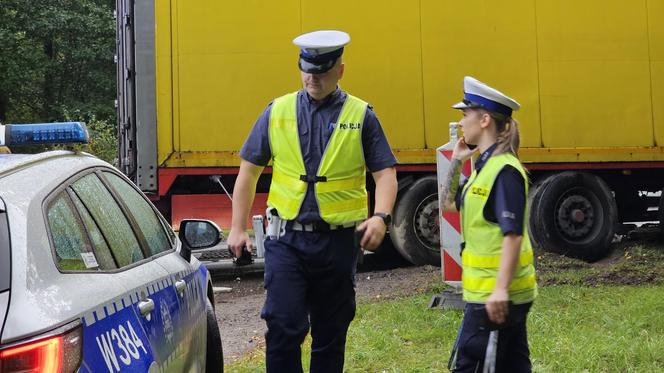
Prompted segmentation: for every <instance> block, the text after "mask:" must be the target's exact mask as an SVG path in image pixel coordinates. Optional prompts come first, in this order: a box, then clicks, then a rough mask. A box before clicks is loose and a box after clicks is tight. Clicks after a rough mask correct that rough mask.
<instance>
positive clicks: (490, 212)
mask: <svg viewBox="0 0 664 373" xmlns="http://www.w3.org/2000/svg"><path fill="white" fill-rule="evenodd" d="M496 146H497V144H493V145H491V146H490V147H489V149H487V150H485V151H484V153H482V154H480V156H479V157H477V160H476V161H475V170H476V171H477V172H478V173H479V172H480V171H481V170H482V167H484V165H485V164H486V162H487V160H489V157H491V154H493V151H494V150H496ZM466 181H467V180H466ZM462 191H463V184H462V185H460V186H459V189H458V190H457V194H456V207H457V210H458V209H459V208H460V206H461V192H462ZM525 210H526V186H525V180H524V179H523V176H521V173H519V171H518V170H517V169H516V168H514V167H512V166H509V165H508V166H505V167H504V168H503V169H502V170H501V171H500V172H499V173H498V176H497V177H496V181H494V184H493V187H492V188H491V193H489V199H488V200H487V203H486V205H485V206H484V219H486V220H487V221H490V222H492V223H497V224H498V225H499V226H500V230H501V231H502V232H503V235H507V234H508V233H514V234H517V235H523V214H524V213H525Z"/></svg>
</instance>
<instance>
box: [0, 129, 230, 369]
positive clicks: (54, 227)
mask: <svg viewBox="0 0 664 373" xmlns="http://www.w3.org/2000/svg"><path fill="white" fill-rule="evenodd" d="M87 138H88V134H87V130H86V128H85V125H84V124H82V123H78V122H68V123H56V124H35V125H7V126H0V145H3V144H8V145H9V146H10V147H12V149H14V150H15V149H16V148H14V147H13V146H19V145H30V144H40V143H62V142H67V143H75V142H86V141H87ZM219 233H220V232H219V229H218V228H217V227H216V226H214V224H213V223H211V222H208V221H203V220H188V221H184V222H183V223H182V224H181V228H180V233H179V237H176V235H175V234H174V233H173V231H172V230H171V229H170V227H169V225H168V223H167V222H166V221H165V220H164V218H163V217H162V216H161V215H160V214H159V212H158V211H157V210H156V209H155V208H154V206H153V205H152V204H151V203H150V201H149V200H148V199H147V198H146V197H145V196H144V195H143V194H142V193H141V192H140V191H139V190H138V189H137V188H136V187H135V186H134V185H133V184H132V183H131V182H130V181H129V180H128V179H127V178H126V177H124V176H123V175H122V174H121V173H119V172H118V171H117V170H116V169H115V168H113V167H112V166H111V165H109V164H108V163H106V162H103V161H101V160H99V159H97V158H95V157H94V156H92V155H89V154H86V153H82V152H75V151H65V150H62V151H49V152H44V153H40V154H31V155H27V154H0V372H2V373H5V372H127V371H131V372H201V371H214V372H220V371H223V357H222V346H221V339H220V335H219V328H218V325H217V321H216V318H215V315H214V306H213V305H214V302H213V292H212V283H211V280H210V274H209V273H208V271H207V270H206V268H205V266H203V265H201V264H200V262H199V261H198V260H197V259H196V258H194V257H192V256H191V249H194V248H206V247H211V246H214V245H216V244H217V243H218V242H219V237H220V234H219Z"/></svg>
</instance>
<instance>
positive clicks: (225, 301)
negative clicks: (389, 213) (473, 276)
mask: <svg viewBox="0 0 664 373" xmlns="http://www.w3.org/2000/svg"><path fill="white" fill-rule="evenodd" d="M380 267H384V266H383V265H382V264H375V265H374V264H372V263H366V262H365V265H363V266H361V267H360V269H359V272H358V274H357V288H356V291H357V297H358V300H363V301H378V300H384V299H389V298H394V297H398V296H404V295H412V294H417V293H422V292H424V291H426V290H427V289H428V288H430V287H431V286H432V285H434V284H436V283H439V282H440V281H441V277H440V276H441V275H440V268H437V267H432V266H423V267H413V266H406V265H405V263H403V262H400V263H392V266H388V267H387V268H380ZM395 267H396V268H395ZM213 282H214V286H215V287H229V288H232V290H231V291H230V292H228V293H225V292H224V293H222V292H217V293H215V301H216V304H217V306H216V313H217V320H218V321H219V325H220V329H221V339H222V342H223V346H224V360H225V361H226V362H230V361H233V360H235V359H237V358H239V357H240V356H242V355H243V354H245V353H247V352H249V351H251V350H253V349H254V348H256V347H258V346H261V345H263V344H264V337H263V335H264V333H265V330H266V328H265V322H264V321H263V320H262V319H261V318H260V312H261V307H262V306H263V302H264V301H265V290H264V289H263V274H262V273H254V274H246V275H242V276H239V277H234V278H225V277H216V278H215V279H214V281H213Z"/></svg>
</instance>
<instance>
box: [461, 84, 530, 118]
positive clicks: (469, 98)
mask: <svg viewBox="0 0 664 373" xmlns="http://www.w3.org/2000/svg"><path fill="white" fill-rule="evenodd" d="M452 107H453V108H454V109H466V108H483V109H486V110H488V111H494V112H498V113H501V114H503V115H506V116H508V117H509V116H512V111H517V110H519V108H520V107H521V105H519V103H518V102H516V100H514V99H513V98H511V97H509V96H507V95H505V94H504V93H502V92H500V91H498V90H497V89H494V88H491V87H489V86H488V85H486V84H484V83H482V82H480V81H479V80H477V79H475V78H473V77H472V76H467V77H465V78H463V100H462V101H461V102H459V103H457V104H454V105H453V106H452Z"/></svg>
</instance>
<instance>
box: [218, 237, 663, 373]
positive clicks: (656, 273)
mask: <svg viewBox="0 0 664 373" xmlns="http://www.w3.org/2000/svg"><path fill="white" fill-rule="evenodd" d="M662 268H664V248H662V247H657V246H655V245H650V246H633V247H629V246H622V247H621V248H619V249H617V251H616V252H614V255H613V256H612V257H611V258H610V259H607V260H605V261H603V262H601V263H596V264H587V263H583V262H579V261H576V260H573V259H568V258H564V257H559V256H556V255H552V254H544V255H542V256H541V257H540V261H539V272H540V278H541V281H540V282H541V283H542V284H543V286H542V287H541V289H540V296H539V298H538V299H537V301H536V302H535V305H534V307H533V310H532V312H531V313H530V318H529V323H528V328H529V340H530V345H531V358H532V362H533V369H534V371H536V372H655V371H663V370H664V284H663V283H662V281H664V275H663V273H662V272H660V271H661V270H662ZM441 290H442V285H437V286H434V287H433V288H431V289H429V293H428V294H425V295H417V296H411V297H405V298H400V299H395V300H389V301H384V302H378V303H369V302H367V301H361V302H360V304H359V305H358V311H357V316H356V317H355V320H354V321H353V323H352V325H351V328H350V331H349V337H348V345H347V349H346V363H345V370H346V371H348V372H440V371H446V369H447V359H448V357H449V352H450V350H451V348H452V344H453V343H454V338H455V336H456V333H457V329H458V327H459V324H460V322H461V312H460V311H440V310H427V305H428V302H429V299H430V296H431V295H433V294H436V293H438V292H440V291H441ZM309 344H310V340H307V341H305V343H304V345H303V361H304V366H305V367H307V366H308V356H309V353H310V350H309ZM264 359H265V357H264V351H263V350H256V351H254V352H253V353H251V354H249V355H247V356H246V357H245V358H243V359H242V360H240V361H238V362H236V363H234V364H232V365H229V366H228V367H227V368H226V369H227V371H229V372H261V371H264V370H265V368H264Z"/></svg>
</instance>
